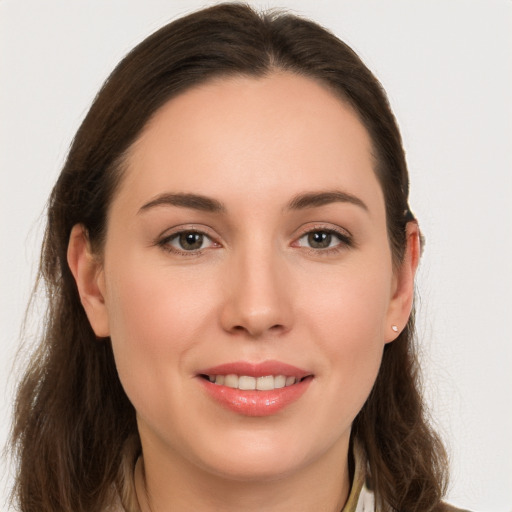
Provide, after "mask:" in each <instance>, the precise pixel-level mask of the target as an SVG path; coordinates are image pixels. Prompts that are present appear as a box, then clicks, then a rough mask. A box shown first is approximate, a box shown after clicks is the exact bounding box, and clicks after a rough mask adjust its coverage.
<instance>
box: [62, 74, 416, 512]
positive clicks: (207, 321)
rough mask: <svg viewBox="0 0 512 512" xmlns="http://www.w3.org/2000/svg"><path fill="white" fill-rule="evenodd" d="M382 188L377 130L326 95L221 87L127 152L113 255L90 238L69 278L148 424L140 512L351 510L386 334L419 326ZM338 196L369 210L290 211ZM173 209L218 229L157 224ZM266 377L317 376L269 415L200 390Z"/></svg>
mask: <svg viewBox="0 0 512 512" xmlns="http://www.w3.org/2000/svg"><path fill="white" fill-rule="evenodd" d="M305 98H307V101H305ZM373 169H374V160H373V157H372V154H371V142H370V139H369V136H368V133H367V132H366V130H365V128H364V127H363V125H362V124H361V123H360V121H359V120H358V118H357V116H356V115H355V114H354V112H353V111H352V110H351V108H350V107H349V106H347V105H346V104H344V103H343V102H341V101H340V100H339V99H338V98H336V97H335V96H334V95H333V94H332V93H331V92H329V91H328V90H326V89H325V88H324V87H323V86H321V85H319V84H318V83H316V82H315V81H312V80H310V79H307V78H304V77H298V76H295V75H292V74H289V73H275V74H273V75H271V76H269V77H266V78H257V79H255V78H247V77H237V78H224V79H218V80H216V81H214V82H209V83H207V84H205V85H202V86H200V87H196V88H194V89H191V90H189V91H187V92H185V93H183V94H182V95H180V96H178V97H177V98H174V99H172V100H171V101H169V102H168V103H167V104H166V105H165V106H163V107H162V108H161V109H160V110H159V111H158V112H157V113H156V115H155V116H154V117H153V118H152V120H151V121H150V122H149V123H148V125H147V126H146V128H145V129H144V131H143V133H142V134H141V136H140V137H139V139H138V141H137V142H136V143H135V144H134V145H133V146H132V148H131V150H130V152H129V155H128V157H127V160H126V170H125V175H124V177H123V180H122V183H121V185H120V188H119V190H118V191H117V193H116V195H115V197H114V199H113V202H112V204H111V206H110V210H109V217H108V226H107V237H106V242H105V246H104V249H103V253H102V254H101V255H98V254H93V253H92V252H91V250H90V246H89V244H88V241H87V237H86V235H85V233H84V230H83V229H82V227H81V226H75V228H74V229H73V232H72V234H71V239H70V245H69V254H68V259H69V264H70V267H71V269H72V271H73V274H74V276H75V278H76V280H77V284H78V288H79V292H80V295H81V299H82V303H83V305H84V307H85V310H86V312H87V315H88V317H89V320H90V322H91V325H92V327H93V329H94V331H95V332H96V334H97V335H98V336H110V337H111V340H112V344H113V348H114V354H115V358H116V364H117V367H118V371H119V376H120V378H121V381H122V383H123V386H124V388H125V390H126V393H127V395H128V397H129V398H130V400H131V401H132V403H133V405H134V407H135V409H136V411H137V419H138V427H139V432H140V437H141V441H142V447H143V470H142V466H140V471H139V472H138V473H137V477H136V480H137V489H138V495H139V500H140V502H141V507H142V510H143V511H145V510H152V511H153V512H157V511H159V512H162V511H170V510H173V511H176V510H178V511H182V510H183V511H186V510H187V511H188V510H205V511H208V510H221V509H222V510H224V511H230V510H240V509H241V508H242V507H243V509H244V510H254V511H256V510H258V511H261V510H270V511H291V510H294V511H310V510H315V511H339V510H341V508H342V507H343V505H344V503H345V502H346V500H347V496H348V493H349V490H350V481H349V473H348V448H349V436H350V429H351V424H352V421H353V420H354V418H355V416H356V415H357V413H358V411H359V410H360V409H361V407H362V406H363V404H364V402H365V400H366V398H367V396H368V394H369V392H370V390H371V388H372V386H373V383H374V381H375V378H376V375H377V372H378V369H379V365H380V362H381V358H382V351H383V348H384V345H385V344H386V343H388V342H391V341H393V339H394V338H395V337H396V336H397V335H398V334H397V333H395V332H394V331H393V330H392V327H391V326H392V325H393V324H395V325H397V326H398V327H399V329H401V328H402V327H403V326H404V325H405V323H406V322H407V319H408V316H409V313H410V309H411V302H412V296H413V278H414V272H415V270H416V266H417V262H418V231H417V227H416V225H415V224H414V223H410V224H409V226H408V232H407V240H408V249H407V251H406V256H405V259H404V262H403V264H402V265H401V266H400V268H398V269H394V267H393V264H392V257H391V252H390V246H389V242H388V239H387V234H386V218H385V209H384V198H383V194H382V190H381V188H380V185H379V183H378V181H377V179H376V176H375V173H374V170H373ZM325 191H341V192H343V193H345V194H350V195H351V196H353V197H355V198H357V199H358V200H359V201H360V202H361V203H363V204H364V206H362V205H360V204H354V202H347V201H339V200H336V201H329V202H327V204H322V205H316V206H312V205H309V207H304V208H290V203H291V202H292V201H293V199H294V198H296V197H297V196H298V195H300V194H313V193H314V194H316V193H319V192H325ZM164 193H187V194H192V193H193V194H200V195H201V196H206V197H208V198H212V199H214V200H215V201H218V202H221V203H222V205H223V210H222V211H221V212H211V211H203V210H201V209H197V208H191V207H183V206H176V205H171V204H158V205H153V206H147V207H146V208H144V205H148V203H151V202H152V201H154V200H155V198H158V197H160V195H161V194H164ZM338 199H339V198H338ZM191 229H193V230H195V231H200V232H202V233H205V235H206V237H205V238H204V239H203V240H204V242H203V246H202V249H200V250H199V251H196V250H186V249H183V247H180V244H179V239H177V238H174V239H172V238H171V239H169V237H170V235H172V234H175V233H176V232H179V231H180V230H181V231H183V230H191ZM330 231H336V232H338V233H340V234H341V237H338V236H337V235H335V234H331V242H330V244H328V245H329V247H327V248H319V247H318V246H315V247H311V243H310V242H311V237H308V233H310V232H314V233H316V234H317V236H318V235H319V233H321V232H323V233H329V232H330ZM347 239H348V240H349V241H348V242H347ZM270 359H272V360H278V361H282V362H285V363H288V364H292V365H295V366H298V367H300V368H303V369H307V371H308V372H309V373H310V374H312V375H313V377H312V380H311V383H310V385H309V386H308V388H307V390H306V392H305V393H304V394H303V395H302V396H301V397H300V398H299V399H298V400H297V401H296V402H294V403H292V404H290V405H289V406H288V407H285V408H284V409H283V410H281V411H279V412H278V413H277V414H274V415H270V416H265V417H251V416H247V415H242V414H238V413H235V412H233V411H232V410H228V409H226V408H224V407H221V406H220V405H219V404H218V403H217V402H215V401H214V400H212V399H211V398H210V397H209V396H208V395H207V394H206V393H205V392H204V390H203V387H202V385H201V382H200V378H199V377H198V375H197V374H198V372H199V371H200V370H201V369H204V368H207V367H211V366H214V365H218V364H222V363H226V362H232V361H251V362H261V361H265V360H270ZM143 475H145V477H144V476H143ZM146 495H147V496H146ZM148 497H149V498H148Z"/></svg>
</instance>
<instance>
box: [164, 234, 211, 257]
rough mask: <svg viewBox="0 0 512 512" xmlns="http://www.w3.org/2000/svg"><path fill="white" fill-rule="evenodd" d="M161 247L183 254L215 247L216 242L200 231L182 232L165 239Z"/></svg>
mask: <svg viewBox="0 0 512 512" xmlns="http://www.w3.org/2000/svg"><path fill="white" fill-rule="evenodd" d="M159 245H161V246H163V247H164V248H166V249H167V250H170V251H174V252H178V253H182V252H189V253H194V252H199V251H201V250H202V249H206V248H208V247H214V246H215V245H216V244H215V242H214V241H213V240H212V239H211V238H210V237H209V236H207V235H205V234H204V233H201V232H200V231H190V230H189V231H180V232H178V233H174V234H172V235H171V236H169V237H167V238H164V239H163V240H162V241H161V242H159Z"/></svg>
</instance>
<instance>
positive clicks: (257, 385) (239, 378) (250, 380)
mask: <svg viewBox="0 0 512 512" xmlns="http://www.w3.org/2000/svg"><path fill="white" fill-rule="evenodd" d="M208 380H209V381H210V382H214V383H215V384H217V385H219V386H226V387H228V388H233V389H242V390H244V391H252V390H255V389H257V390H260V391H272V390H273V389H280V388H284V387H286V386H293V384H295V383H296V382H298V381H299V380H300V379H296V378H295V377H287V376H286V375H264V376H263V377H250V376H249V375H234V374H229V375H208Z"/></svg>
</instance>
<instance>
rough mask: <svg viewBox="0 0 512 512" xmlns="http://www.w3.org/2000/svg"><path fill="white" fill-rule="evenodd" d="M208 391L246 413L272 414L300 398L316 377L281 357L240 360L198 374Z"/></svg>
mask: <svg viewBox="0 0 512 512" xmlns="http://www.w3.org/2000/svg"><path fill="white" fill-rule="evenodd" d="M197 377H199V381H200V382H201V383H202V384H203V389H204V390H205V391H206V393H207V395H209V396H210V397H211V398H213V399H214V401H215V402H217V403H219V404H220V405H222V406H223V407H225V408H227V409H229V410H231V411H234V412H236V413H237V414H242V415H244V416H269V415H273V414H277V413H279V412H280V411H281V410H283V409H285V408H287V407H288V406H289V405H290V404H292V403H294V402H296V401H298V400H299V399H300V398H301V397H302V395H303V394H304V393H306V391H307V389H308V388H309V385H310V384H311V382H312V381H313V379H314V375H313V374H312V373H311V372H308V371H305V370H302V369H300V368H297V367H295V366H292V365H289V364H285V363H281V362H279V361H265V362H263V363H249V362H245V361H241V362H240V361H239V362H235V363H227V364H222V365H219V366H215V367H212V368H208V369H205V370H203V371H201V372H200V373H199V374H197Z"/></svg>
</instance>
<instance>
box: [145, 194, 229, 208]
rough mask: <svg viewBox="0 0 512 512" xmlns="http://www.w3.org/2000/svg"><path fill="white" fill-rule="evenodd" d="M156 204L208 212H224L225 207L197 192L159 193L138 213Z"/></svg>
mask: <svg viewBox="0 0 512 512" xmlns="http://www.w3.org/2000/svg"><path fill="white" fill-rule="evenodd" d="M157 206H179V207H182V208H192V209H194V210H201V211H203V212H210V213H224V212H225V211H226V207H225V206H224V205H223V204H222V203H221V202H220V201H217V200H216V199H212V198H211V197H206V196H201V195H198V194H177V193H173V194H171V193H166V194H161V195H159V196H157V197H155V198H154V199H152V200H151V201H149V203H146V204H144V205H143V206H142V207H141V208H140V209H139V213H142V212H144V211H146V210H149V209H151V208H155V207H157Z"/></svg>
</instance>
